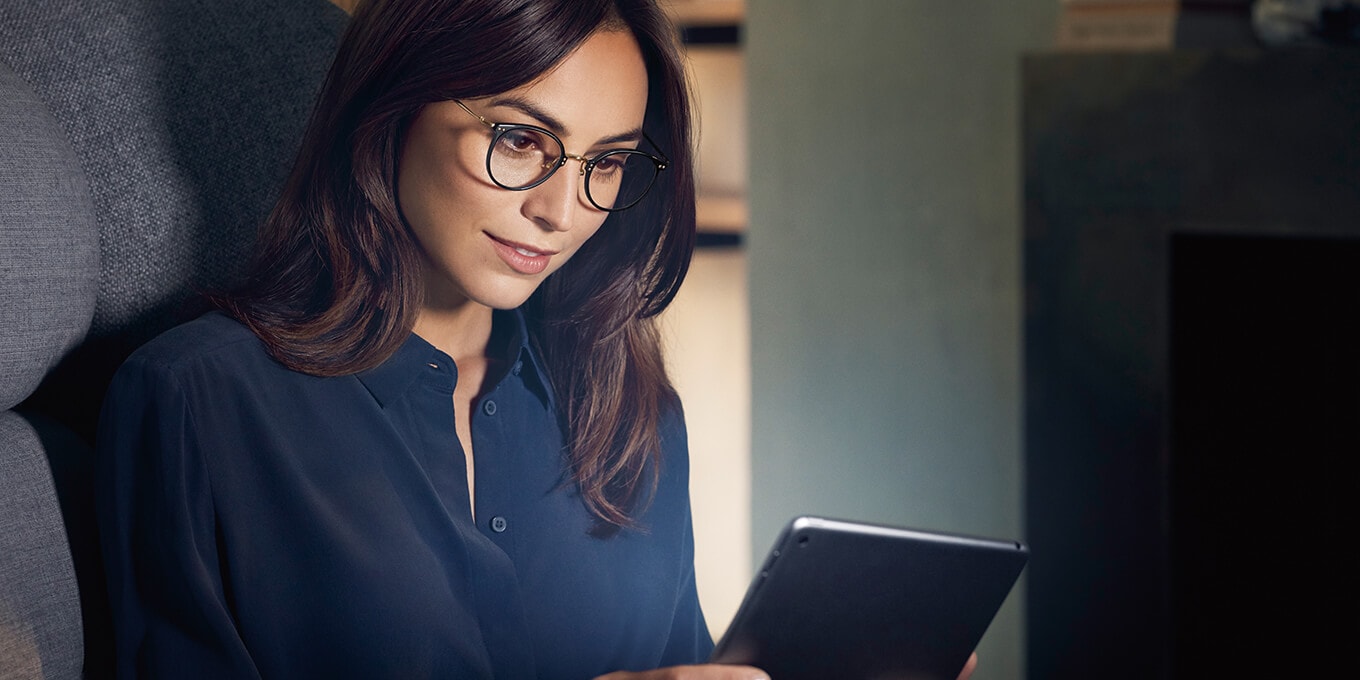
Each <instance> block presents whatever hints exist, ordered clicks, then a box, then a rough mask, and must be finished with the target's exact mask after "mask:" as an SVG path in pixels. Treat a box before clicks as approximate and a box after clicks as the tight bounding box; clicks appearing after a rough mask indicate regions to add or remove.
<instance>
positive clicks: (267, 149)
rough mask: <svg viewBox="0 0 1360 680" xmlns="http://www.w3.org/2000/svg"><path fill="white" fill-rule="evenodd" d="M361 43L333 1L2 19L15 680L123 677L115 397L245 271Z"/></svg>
mask: <svg viewBox="0 0 1360 680" xmlns="http://www.w3.org/2000/svg"><path fill="white" fill-rule="evenodd" d="M344 22H345V15H344V13H343V12H341V11H340V10H339V9H337V8H336V7H335V6H333V5H332V4H330V3H329V2H326V0H236V1H235V2H224V1H222V0H43V2H5V3H0V678H5V679H6V680H8V679H9V678H27V677H42V678H68V677H70V678H76V677H81V676H82V674H83V675H84V677H101V676H102V675H104V674H105V673H106V672H107V669H108V666H109V664H108V656H107V655H108V653H109V651H108V650H109V649H111V647H110V646H109V645H108V631H107V609H106V604H105V602H104V600H105V594H104V593H105V590H104V588H105V585H104V582H103V574H102V569H100V567H99V555H98V541H97V537H96V536H95V533H94V528H93V520H94V517H93V514H92V513H93V510H92V504H91V499H90V496H91V488H92V486H91V471H90V468H91V465H90V463H91V457H92V454H91V451H92V448H91V445H92V442H93V437H94V430H95V422H96V418H97V414H98V409H99V406H100V403H101V401H102V398H103V394H104V390H105V388H106V386H107V383H108V380H109V378H110V377H111V375H112V373H113V371H114V370H115V369H116V367H117V366H118V364H119V363H121V362H122V360H123V359H124V358H125V357H126V356H127V354H128V353H130V352H131V351H132V350H133V349H135V348H136V347H137V346H138V345H140V344H141V343H142V342H145V341H146V340H147V339H149V338H151V337H152V336H154V335H156V334H157V333H159V332H160V331H162V330H165V329H166V328H168V327H169V326H171V325H173V324H174V323H176V322H178V321H179V320H181V316H182V311H183V310H184V305H185V302H186V301H187V300H189V299H190V298H191V297H192V296H193V295H194V293H195V292H198V291H202V290H205V289H214V288H219V287H221V286H224V285H227V284H228V283H229V282H230V281H231V280H232V279H233V278H234V277H235V276H236V275H238V274H239V273H240V272H241V271H242V267H243V266H244V264H245V261H246V257H247V254H248V250H249V247H250V243H251V242H252V240H253V238H254V234H255V230H256V228H257V226H258V225H259V223H260V221H261V220H262V219H263V217H264V216H265V215H266V214H267V212H268V210H269V208H270V205H271V203H272V201H273V199H274V198H275V195H276V193H277V191H278V188H279V186H280V184H281V183H282V180H283V178H284V176H285V174H286V172H287V170H288V168H289V165H290V163H291V161H292V159H293V155H294V153H295V151H296V148H297V143H298V140H299V138H300V136H301V131H302V128H303V125H304V123H305V121H306V117H307V115H308V113H309V111H310V110H311V107H312V104H313V100H314V99H315V95H316V92H317V90H318V88H319V87H320V84H321V81H322V78H323V77H324V73H325V69H326V67H327V66H328V65H329V62H330V58H331V55H332V53H333V51H334V48H335V44H336V42H337V40H338V38H339V35H340V32H341V31H342V30H343V26H344ZM82 669H83V670H82Z"/></svg>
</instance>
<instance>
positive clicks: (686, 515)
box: [98, 313, 712, 679]
mask: <svg viewBox="0 0 1360 680" xmlns="http://www.w3.org/2000/svg"><path fill="white" fill-rule="evenodd" d="M496 324H498V325H500V326H499V327H500V328H505V327H506V326H504V325H501V324H509V325H510V326H509V327H510V328H511V329H512V332H510V333H508V334H506V336H507V337H509V344H508V346H507V347H506V353H505V354H504V355H503V356H505V357H507V358H508V359H509V360H508V361H506V362H505V364H504V365H505V368H504V369H502V370H503V371H504V375H503V376H500V377H499V379H498V380H497V381H495V382H494V385H495V386H494V388H492V389H489V390H488V391H486V392H485V393H484V394H483V396H482V397H481V398H480V399H479V401H478V402H477V403H476V405H475V406H476V409H475V412H474V417H473V419H472V441H473V443H474V444H473V446H474V448H475V450H476V452H477V455H476V457H475V459H474V465H475V473H476V484H477V488H476V491H477V493H476V503H477V508H476V513H475V516H476V521H475V522H474V520H473V516H474V515H473V513H472V512H471V511H470V508H469V501H468V490H467V475H466V464H465V462H464V457H463V452H462V448H461V446H460V445H459V442H458V437H457V436H456V434H455V432H454V412H453V399H452V395H453V388H454V382H455V380H456V379H457V372H456V367H455V366H454V363H453V361H451V360H450V359H449V357H448V356H447V355H446V354H444V353H442V352H440V351H439V350H437V349H435V347H434V346H432V345H430V344H429V343H428V342H426V341H424V340H423V339H421V338H420V337H419V336H416V335H414V334H413V335H412V336H411V337H410V339H408V340H407V342H406V343H405V344H403V345H402V347H401V348H400V350H398V351H397V353H396V354H395V355H394V356H393V357H392V358H391V359H389V360H388V361H387V362H386V363H384V364H382V365H381V366H379V367H378V368H376V369H374V370H372V371H368V372H366V373H361V374H358V375H353V376H346V377H339V378H318V377H314V376H309V375H305V374H301V373H297V372H294V371H290V370H288V369H286V368H284V367H283V366H282V365H280V364H278V363H277V362H275V361H274V360H273V359H271V358H270V357H269V356H268V355H267V354H266V353H265V351H264V348H263V345H262V343H261V342H260V341H259V340H258V339H257V338H256V337H255V336H254V335H253V334H251V333H250V332H249V331H248V330H247V329H246V328H245V327H243V326H242V325H240V324H238V323H237V322H235V321H233V320H231V319H229V318H227V317H225V316H223V315H221V314H217V313H213V314H209V315H207V316H204V317H202V318H200V319H198V320H196V321H193V322H190V323H188V324H185V325H183V326H180V327H178V328H176V329H174V330H171V331H170V332H168V333H166V334H164V335H162V336H160V337H159V338H157V339H156V340H154V341H152V342H151V343H149V344H148V345H147V346H145V347H143V348H142V349H140V350H138V351H137V353H135V354H134V355H133V356H132V358H130V359H129V360H128V361H127V363H126V364H124V366H123V367H122V369H120V371H119V373H118V375H117V376H116V378H115V379H114V382H113V386H112V387H111V388H110V391H109V394H108V397H107V399H106V402H105V407H104V412H103V415H102V420H101V425H100V437H99V458H100V470H99V482H98V484H99V488H98V502H99V504H100V518H101V521H102V522H103V524H102V526H101V534H102V536H101V537H102V540H103V550H104V556H105V563H106V566H107V568H108V574H109V584H110V597H111V599H112V605H113V611H114V628H115V634H116V638H117V663H118V669H119V676H120V677H123V678H132V677H194V678H196V679H206V678H253V677H264V678H311V677H336V678H340V677H353V678H492V677H495V678H533V677H538V678H572V679H576V678H590V677H593V676H595V675H597V674H601V673H605V672H609V671H614V670H638V669H644V668H654V667H658V666H665V665H672V664H683V663H694V662H698V661H702V660H703V659H704V658H706V657H707V656H708V653H709V651H710V650H711V648H712V640H711V638H710V637H709V634H708V629H707V627H706V625H705V623H704V618H703V614H702V613H701V611H700V609H699V603H698V597H697V595H696V592H695V586H694V567H693V563H694V560H693V539H692V534H691V523H690V511H689V494H688V484H689V481H688V478H689V470H688V457H687V456H688V454H687V450H686V441H685V430H684V423H683V419H682V417H681V415H680V414H679V413H678V412H676V413H671V414H668V417H667V418H666V420H665V424H664V429H663V430H662V437H663V442H664V445H663V458H662V464H661V482H660V486H659V488H658V489H657V492H656V494H655V496H654V498H653V500H652V503H651V505H650V506H649V507H648V509H647V510H646V512H645V513H644V514H643V515H641V517H640V521H641V525H642V527H643V529H641V530H623V531H621V532H620V533H618V534H616V535H615V536H613V537H610V538H596V537H593V536H592V535H591V534H590V530H591V528H592V527H593V526H594V523H593V520H592V516H591V515H590V514H589V512H588V511H587V510H586V509H585V506H584V505H583V504H582V502H581V500H580V497H579V495H578V493H577V491H576V490H575V488H574V486H573V485H572V484H571V480H570V474H569V470H568V467H567V465H566V463H565V459H564V456H563V453H562V452H563V438H562V432H561V430H560V428H559V426H558V422H557V418H556V417H555V413H556V406H555V404H554V401H553V395H552V391H551V389H549V381H548V380H547V379H546V377H545V375H544V374H543V369H542V363H541V361H539V360H538V359H537V358H536V356H535V354H534V352H533V351H532V350H531V349H530V347H529V344H528V343H527V341H526V338H525V332H524V323H523V319H522V317H521V316H520V315H519V314H518V313H498V314H497V318H496Z"/></svg>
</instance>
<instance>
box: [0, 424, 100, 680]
mask: <svg viewBox="0 0 1360 680" xmlns="http://www.w3.org/2000/svg"><path fill="white" fill-rule="evenodd" d="M82 639H83V638H82V632H81V612H80V599H79V594H78V591H77V586H76V575H75V570H74V567H73V566H72V562H71V554H70V549H69V548H68V547H67V543H66V533H65V530H64V526H63V524H62V517H61V510H60V506H59V505H58V503H57V497H56V490H55V488H54V487H53V484H52V476H51V472H50V471H49V469H48V466H47V458H46V455H45V453H44V451H43V446H42V443H41V441H40V440H39V438H38V436H37V434H36V433H35V432H34V431H33V429H32V428H31V427H30V426H29V425H28V423H27V422H26V421H25V420H24V419H22V418H20V417H19V416H18V415H16V414H15V413H13V412H12V411H6V412H3V413H0V680H11V679H18V678H30V677H41V678H46V679H47V680H59V679H63V678H73V679H74V678H80V677H81V667H82V663H83V659H84V651H83V642H82Z"/></svg>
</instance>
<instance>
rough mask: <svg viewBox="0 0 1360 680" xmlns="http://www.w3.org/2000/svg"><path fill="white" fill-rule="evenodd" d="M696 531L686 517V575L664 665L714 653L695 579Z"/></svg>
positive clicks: (700, 660) (702, 658) (694, 660)
mask: <svg viewBox="0 0 1360 680" xmlns="http://www.w3.org/2000/svg"><path fill="white" fill-rule="evenodd" d="M693 534H694V532H693V526H692V520H691V519H690V518H689V517H688V513H687V516H686V517H685V546H686V547H685V553H686V557H685V572H684V576H683V578H682V580H681V582H680V597H679V600H678V602H677V603H676V607H675V618H674V619H673V620H672V621H671V632H670V638H669V639H668V640H667V642H666V650H665V652H663V654H662V659H661V666H680V665H685V664H693V663H703V662H704V661H707V660H708V657H709V656H710V655H711V654H712V653H713V638H712V636H711V635H710V634H709V632H708V622H707V621H705V620H704V612H703V609H702V608H701V607H700V606H699V592H698V588H697V586H696V583H695V578H694V535H693Z"/></svg>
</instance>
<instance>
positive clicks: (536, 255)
mask: <svg viewBox="0 0 1360 680" xmlns="http://www.w3.org/2000/svg"><path fill="white" fill-rule="evenodd" d="M487 236H488V237H490V239H491V245H492V246H494V247H495V248H496V254H497V255H499V256H500V258H501V261H503V262H505V264H506V265H508V266H509V267H510V268H511V269H513V270H515V271H516V272H518V273H520V274H525V275H533V274H541V273H542V272H543V270H544V269H547V268H548V261H549V260H550V259H552V256H553V255H556V254H557V251H544V250H537V249H535V248H533V247H531V246H528V245H525V244H522V243H515V242H513V241H502V240H501V239H498V238H496V237H495V236H491V235H490V234H487Z"/></svg>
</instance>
